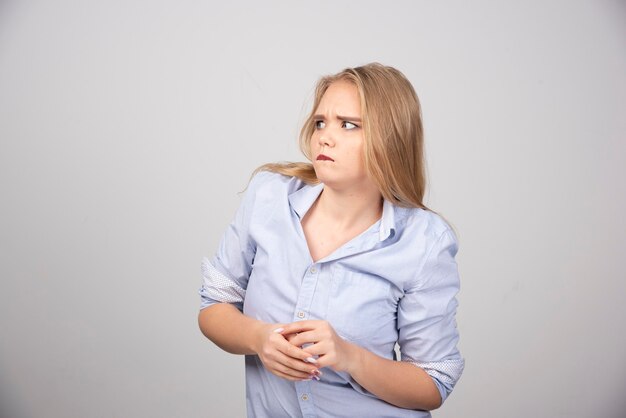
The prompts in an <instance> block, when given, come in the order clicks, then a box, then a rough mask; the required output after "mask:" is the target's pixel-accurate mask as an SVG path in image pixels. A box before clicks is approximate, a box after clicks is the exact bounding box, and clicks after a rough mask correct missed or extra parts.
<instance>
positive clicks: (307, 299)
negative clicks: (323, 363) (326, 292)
mask: <svg viewBox="0 0 626 418" xmlns="http://www.w3.org/2000/svg"><path fill="white" fill-rule="evenodd" d="M320 267H321V266H320V264H319V263H313V264H311V265H309V266H308V267H307V268H306V270H305V271H304V274H303V277H302V285H301V286H300V292H299V293H298V301H297V303H296V307H295V309H294V313H293V321H294V322H295V321H303V320H306V319H309V318H310V315H311V305H312V303H313V297H314V295H315V288H316V286H317V281H318V277H319V274H320ZM314 383H316V382H313V381H309V380H306V381H303V382H296V392H297V393H298V403H299V404H300V411H302V416H304V417H305V418H314V417H316V416H317V414H316V413H315V404H314V402H313V396H312V394H311V385H312V384H314Z"/></svg>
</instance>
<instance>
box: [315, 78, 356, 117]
mask: <svg viewBox="0 0 626 418" xmlns="http://www.w3.org/2000/svg"><path fill="white" fill-rule="evenodd" d="M317 111H319V112H323V113H326V112H329V113H335V114H339V115H350V116H360V115H361V101H360V98H359V91H358V89H357V87H356V86H355V85H354V84H353V83H351V82H349V81H344V80H340V81H335V82H334V83H332V84H331V85H330V86H328V88H327V89H326V92H324V95H323V96H322V99H321V100H320V103H319V105H318V106H317Z"/></svg>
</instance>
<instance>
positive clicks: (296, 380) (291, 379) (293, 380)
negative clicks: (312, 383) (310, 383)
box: [270, 370, 314, 382]
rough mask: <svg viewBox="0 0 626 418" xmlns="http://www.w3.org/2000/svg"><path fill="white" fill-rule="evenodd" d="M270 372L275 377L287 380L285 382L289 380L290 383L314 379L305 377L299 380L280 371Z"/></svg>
mask: <svg viewBox="0 0 626 418" xmlns="http://www.w3.org/2000/svg"><path fill="white" fill-rule="evenodd" d="M270 372H271V373H273V374H275V375H276V376H278V377H282V378H283V379H287V380H290V381H292V382H301V381H303V380H311V379H314V377H312V376H306V377H302V378H300V377H294V376H291V375H289V374H285V373H283V372H281V371H278V370H270Z"/></svg>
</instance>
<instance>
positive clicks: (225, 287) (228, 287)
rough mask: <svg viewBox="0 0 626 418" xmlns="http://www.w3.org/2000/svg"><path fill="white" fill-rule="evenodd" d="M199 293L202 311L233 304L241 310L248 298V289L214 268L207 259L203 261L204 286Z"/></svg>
mask: <svg viewBox="0 0 626 418" xmlns="http://www.w3.org/2000/svg"><path fill="white" fill-rule="evenodd" d="M198 293H200V298H201V303H200V309H204V308H206V307H208V306H211V305H213V304H215V303H233V304H235V305H237V307H238V308H239V309H240V310H241V309H242V308H243V300H244V298H245V297H246V289H244V288H242V287H241V286H239V285H238V284H237V282H236V281H234V280H233V279H231V278H229V277H227V276H225V275H224V274H222V273H221V272H220V271H219V270H217V269H216V268H215V267H213V264H211V262H210V261H209V260H208V258H206V257H204V258H203V259H202V286H201V287H200V290H199V292H198Z"/></svg>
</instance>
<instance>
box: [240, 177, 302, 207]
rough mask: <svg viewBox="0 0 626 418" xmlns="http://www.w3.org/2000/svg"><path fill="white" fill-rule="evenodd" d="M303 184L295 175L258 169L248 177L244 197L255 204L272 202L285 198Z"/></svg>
mask: <svg viewBox="0 0 626 418" xmlns="http://www.w3.org/2000/svg"><path fill="white" fill-rule="evenodd" d="M305 185H306V184H305V183H304V182H303V181H302V180H300V179H298V178H297V177H291V176H285V175H283V174H279V173H275V172H272V171H259V172H258V173H256V174H254V176H253V177H252V179H250V183H248V188H247V189H246V191H245V193H246V197H245V199H246V200H247V201H249V202H254V203H255V204H259V203H265V204H274V203H277V202H280V201H283V200H285V199H287V198H288V197H289V195H290V194H291V193H293V192H295V191H297V190H299V189H301V188H303V187H304V186H305Z"/></svg>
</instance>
